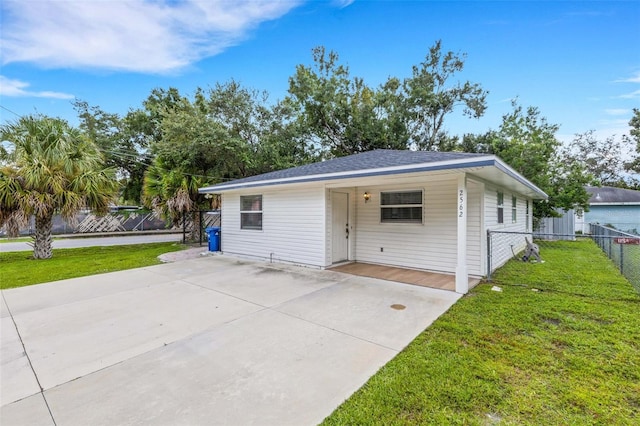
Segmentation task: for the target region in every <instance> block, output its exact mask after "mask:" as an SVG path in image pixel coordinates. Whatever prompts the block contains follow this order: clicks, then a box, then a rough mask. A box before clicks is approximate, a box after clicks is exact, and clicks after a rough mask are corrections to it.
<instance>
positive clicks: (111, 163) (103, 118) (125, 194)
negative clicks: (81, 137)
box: [73, 99, 148, 204]
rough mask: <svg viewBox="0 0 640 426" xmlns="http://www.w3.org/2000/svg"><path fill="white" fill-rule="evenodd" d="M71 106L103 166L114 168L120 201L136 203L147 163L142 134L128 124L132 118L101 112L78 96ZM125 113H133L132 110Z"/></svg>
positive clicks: (144, 139) (97, 107) (145, 146)
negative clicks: (100, 154) (98, 153)
mask: <svg viewBox="0 0 640 426" xmlns="http://www.w3.org/2000/svg"><path fill="white" fill-rule="evenodd" d="M73 105H74V107H75V110H76V112H77V114H78V118H79V120H80V126H79V127H80V130H82V131H83V132H85V133H86V134H87V136H88V137H89V139H91V140H93V141H94V142H95V143H96V145H97V146H98V148H99V149H100V151H102V153H103V154H104V157H105V165H106V166H107V167H111V168H114V169H115V170H116V174H117V178H118V181H119V182H120V184H121V193H120V202H123V203H133V204H138V203H139V202H140V196H141V191H142V179H143V176H144V172H145V170H146V168H147V166H148V158H147V149H146V148H147V143H146V138H145V136H144V135H143V134H141V133H139V129H136V125H135V124H134V126H132V125H131V124H132V123H133V121H132V119H131V118H129V117H128V118H126V119H125V118H122V117H120V116H119V115H118V114H111V113H108V112H105V111H104V110H103V109H101V108H100V107H99V106H91V105H89V104H88V103H87V102H86V101H82V100H79V99H76V100H75V101H74V103H73ZM129 114H130V115H132V116H134V115H135V113H134V112H133V111H132V112H130V113H129ZM142 116H143V115H142ZM138 117H141V116H140V115H138ZM138 127H140V126H138Z"/></svg>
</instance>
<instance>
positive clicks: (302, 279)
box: [184, 264, 348, 306]
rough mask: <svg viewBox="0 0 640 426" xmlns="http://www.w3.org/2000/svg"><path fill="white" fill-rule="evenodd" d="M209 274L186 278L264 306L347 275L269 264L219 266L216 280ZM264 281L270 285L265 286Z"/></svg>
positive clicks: (336, 280)
mask: <svg viewBox="0 0 640 426" xmlns="http://www.w3.org/2000/svg"><path fill="white" fill-rule="evenodd" d="M238 268H241V271H242V275H239V274H238V272H239V270H238ZM208 277H209V275H206V274H205V275H194V276H192V277H188V278H184V280H185V281H187V282H190V283H194V284H195V283H198V284H199V285H201V286H203V287H206V288H210V289H212V290H216V291H220V292H222V293H225V294H228V295H231V296H234V297H238V298H240V299H242V300H247V301H249V302H252V303H257V304H259V305H261V306H274V305H277V304H280V303H283V302H285V301H287V300H292V299H296V298H298V297H300V296H304V295H305V294H309V293H312V292H314V291H317V290H320V289H323V288H325V287H330V286H332V285H334V284H336V283H337V282H339V281H341V280H345V279H347V278H348V276H347V275H343V274H333V273H330V272H321V271H318V270H313V269H309V270H303V269H301V268H296V267H287V266H285V265H278V266H273V265H270V264H249V265H235V264H230V265H227V267H222V268H218V267H217V268H216V275H215V279H214V280H211V279H208ZM332 278H333V279H332ZM265 280H267V281H268V282H269V285H265Z"/></svg>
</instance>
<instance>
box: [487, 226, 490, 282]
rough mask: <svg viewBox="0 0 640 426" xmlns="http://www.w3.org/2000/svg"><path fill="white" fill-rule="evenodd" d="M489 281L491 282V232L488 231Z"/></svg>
mask: <svg viewBox="0 0 640 426" xmlns="http://www.w3.org/2000/svg"><path fill="white" fill-rule="evenodd" d="M487 281H489V282H491V230H490V229H487Z"/></svg>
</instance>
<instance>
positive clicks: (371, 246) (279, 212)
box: [200, 150, 547, 293]
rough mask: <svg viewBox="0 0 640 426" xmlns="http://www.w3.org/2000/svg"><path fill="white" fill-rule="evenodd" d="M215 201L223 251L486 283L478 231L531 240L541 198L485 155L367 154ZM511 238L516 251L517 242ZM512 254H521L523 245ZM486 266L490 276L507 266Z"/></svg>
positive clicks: (245, 184) (226, 186) (234, 188)
mask: <svg viewBox="0 0 640 426" xmlns="http://www.w3.org/2000/svg"><path fill="white" fill-rule="evenodd" d="M200 192H201V193H216V194H221V196H222V236H221V237H222V238H221V245H222V247H221V250H222V251H223V252H224V253H227V254H235V255H241V256H248V257H253V258H260V259H271V260H275V261H279V262H288V263H294V264H301V265H307V266H313V267H318V268H327V267H331V266H332V265H335V264H338V263H341V262H348V261H358V262H366V263H375V264H382V265H390V266H399V267H405V268H413V269H420V270H427V271H433V272H440V273H447V274H455V278H456V291H457V292H459V293H466V292H467V291H468V288H469V277H482V276H485V275H486V274H487V270H486V268H487V266H486V246H487V244H486V239H487V234H486V231H487V230H488V229H492V230H503V231H518V232H530V230H531V227H532V212H533V208H532V207H533V206H532V200H534V199H545V198H546V197H547V196H546V194H545V193H544V192H543V191H541V190H540V189H539V188H537V187H536V186H535V185H534V184H532V183H531V182H529V181H528V180H527V179H525V178H524V177H522V176H521V175H519V174H518V173H517V172H515V171H514V170H513V169H511V168H510V167H509V166H508V165H506V164H505V163H504V162H503V161H502V160H500V159H499V158H497V157H495V156H493V155H485V154H466V153H455V152H426V151H394V150H375V151H369V152H365V153H362V154H355V155H351V156H348V157H341V158H336V159H333V160H328V161H323V162H318V163H314V164H309V165H305V166H300V167H295V168H291V169H287V170H281V171H276V172H271V173H266V174H262V175H259V176H252V177H248V178H244V179H239V180H235V181H231V182H228V183H223V184H219V185H215V186H211V187H207V188H201V189H200ZM515 237H518V238H517V241H516V239H515ZM515 237H514V241H513V242H512V244H513V245H514V246H515V248H517V249H521V248H522V247H523V246H524V238H523V237H522V235H516V236H515ZM509 257H511V253H510V252H509V251H508V250H505V256H504V259H497V260H494V261H493V263H492V268H494V269H495V268H496V267H498V266H500V265H501V264H503V263H504V262H506V261H507V260H508V258H509Z"/></svg>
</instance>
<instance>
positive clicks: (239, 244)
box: [221, 186, 326, 267]
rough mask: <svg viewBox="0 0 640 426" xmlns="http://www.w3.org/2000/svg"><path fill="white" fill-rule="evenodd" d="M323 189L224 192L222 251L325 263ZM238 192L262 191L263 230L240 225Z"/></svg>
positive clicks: (310, 263)
mask: <svg viewBox="0 0 640 426" xmlns="http://www.w3.org/2000/svg"><path fill="white" fill-rule="evenodd" d="M324 193H325V190H324V188H320V187H317V186H316V187H315V188H314V187H305V188H296V189H295V190H286V191H283V190H280V191H278V190H275V189H269V188H266V189H265V188H262V189H256V190H247V191H244V192H242V193H227V194H224V195H223V202H222V235H221V244H222V251H223V252H224V253H229V254H237V255H243V256H249V257H256V258H261V259H273V260H274V261H278V262H289V263H295V264H301V265H309V266H316V267H322V266H325V256H326V254H325V246H326V240H325V232H324V229H325V227H324V223H325V210H326V209H325V198H324ZM240 195H262V211H263V217H262V230H261V231H255V230H244V229H240Z"/></svg>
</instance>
